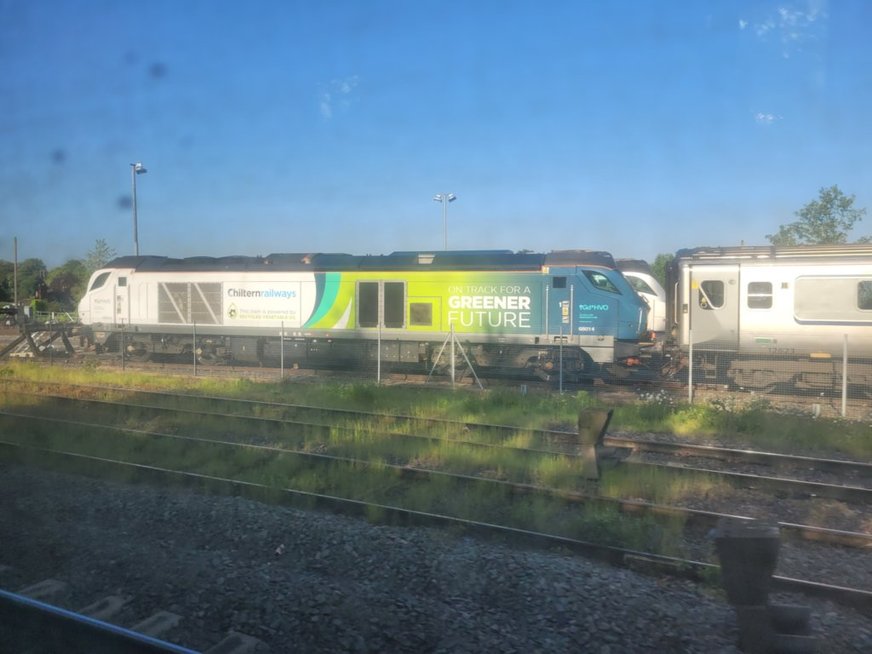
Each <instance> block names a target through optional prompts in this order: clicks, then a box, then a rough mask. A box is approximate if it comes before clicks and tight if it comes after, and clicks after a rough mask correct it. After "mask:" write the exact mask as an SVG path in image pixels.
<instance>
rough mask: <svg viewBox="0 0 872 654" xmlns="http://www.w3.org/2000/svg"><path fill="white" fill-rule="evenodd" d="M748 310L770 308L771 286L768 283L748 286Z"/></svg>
mask: <svg viewBox="0 0 872 654" xmlns="http://www.w3.org/2000/svg"><path fill="white" fill-rule="evenodd" d="M748 308H749V309H771V308H772V284H771V283H769V282H751V283H750V284H748Z"/></svg>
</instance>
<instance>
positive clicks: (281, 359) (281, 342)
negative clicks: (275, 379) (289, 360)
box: [279, 320, 285, 379]
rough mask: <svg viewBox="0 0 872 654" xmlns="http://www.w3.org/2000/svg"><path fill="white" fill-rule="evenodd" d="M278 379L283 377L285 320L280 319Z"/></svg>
mask: <svg viewBox="0 0 872 654" xmlns="http://www.w3.org/2000/svg"><path fill="white" fill-rule="evenodd" d="M279 371H280V373H279V379H284V378H285V321H284V320H282V330H281V331H280V332H279Z"/></svg>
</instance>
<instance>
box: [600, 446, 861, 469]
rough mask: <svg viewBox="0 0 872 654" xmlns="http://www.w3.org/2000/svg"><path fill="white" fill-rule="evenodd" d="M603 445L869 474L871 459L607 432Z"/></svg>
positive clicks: (769, 464) (674, 454)
mask: <svg viewBox="0 0 872 654" xmlns="http://www.w3.org/2000/svg"><path fill="white" fill-rule="evenodd" d="M603 445H606V446H608V447H620V448H626V449H632V450H634V451H637V452H656V453H659V454H671V455H673V456H698V457H702V458H707V459H718V460H722V461H734V462H735V461H739V462H742V463H760V464H763V465H767V466H771V467H778V466H781V465H784V464H787V465H788V466H794V467H798V466H802V467H806V468H815V469H817V470H821V471H826V472H833V473H844V472H860V473H865V474H868V475H869V476H870V478H872V463H863V462H860V461H842V460H840V459H818V458H815V457H809V456H799V455H796V454H780V453H777V452H763V451H760V450H742V449H736V448H728V447H714V446H711V445H696V444H692V443H664V442H662V441H649V440H644V439H636V438H627V437H625V436H606V437H605V438H604V439H603Z"/></svg>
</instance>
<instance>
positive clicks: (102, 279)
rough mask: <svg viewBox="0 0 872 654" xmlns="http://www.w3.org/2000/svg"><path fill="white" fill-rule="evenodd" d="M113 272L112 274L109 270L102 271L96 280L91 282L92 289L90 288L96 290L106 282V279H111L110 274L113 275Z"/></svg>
mask: <svg viewBox="0 0 872 654" xmlns="http://www.w3.org/2000/svg"><path fill="white" fill-rule="evenodd" d="M111 274H112V273H107V272H104V273H100V274H99V275H98V276H97V279H95V280H94V283H93V284H91V289H90V290H92V291H94V290H96V289H98V288H100V287H101V286H103V284H105V283H106V280H107V279H109V275H111Z"/></svg>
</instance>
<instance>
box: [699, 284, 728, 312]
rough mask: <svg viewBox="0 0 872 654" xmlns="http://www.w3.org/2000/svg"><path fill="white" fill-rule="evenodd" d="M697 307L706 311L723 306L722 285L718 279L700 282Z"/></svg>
mask: <svg viewBox="0 0 872 654" xmlns="http://www.w3.org/2000/svg"><path fill="white" fill-rule="evenodd" d="M699 306H700V307H701V308H703V309H706V310H707V311H711V310H712V309H720V308H721V307H722V306H724V283H723V282H722V281H720V280H719V279H708V280H706V281H704V282H700V284H699Z"/></svg>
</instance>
